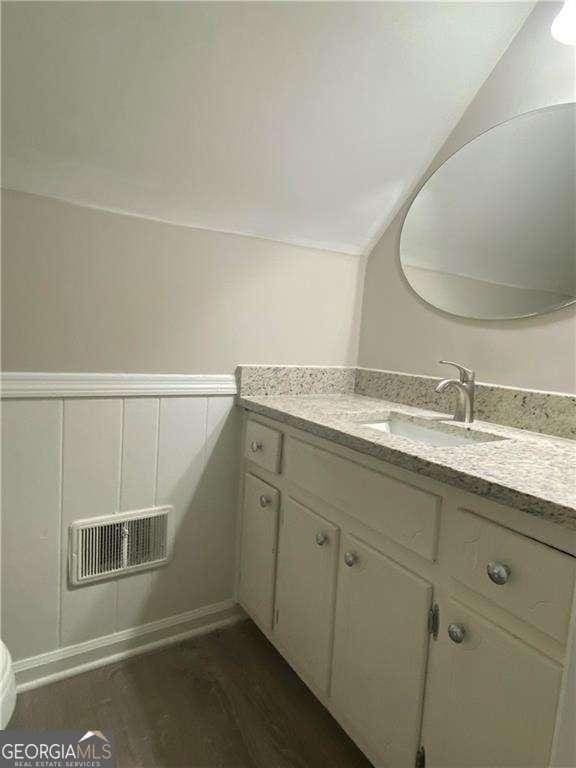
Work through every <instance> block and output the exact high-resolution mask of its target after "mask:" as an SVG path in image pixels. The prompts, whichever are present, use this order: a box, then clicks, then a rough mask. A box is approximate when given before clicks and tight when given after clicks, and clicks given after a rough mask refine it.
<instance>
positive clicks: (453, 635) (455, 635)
mask: <svg viewBox="0 0 576 768" xmlns="http://www.w3.org/2000/svg"><path fill="white" fill-rule="evenodd" d="M448 637H449V638H450V640H452V642H453V643H456V644H458V645H459V644H460V643H461V642H462V641H463V640H464V638H465V637H466V630H465V629H464V627H463V626H462V624H450V625H449V626H448Z"/></svg>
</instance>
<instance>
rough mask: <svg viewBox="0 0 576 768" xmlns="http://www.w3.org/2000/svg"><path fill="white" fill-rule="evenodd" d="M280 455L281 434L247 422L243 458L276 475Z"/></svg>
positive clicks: (278, 468) (255, 423) (256, 423)
mask: <svg viewBox="0 0 576 768" xmlns="http://www.w3.org/2000/svg"><path fill="white" fill-rule="evenodd" d="M281 454H282V433H281V432H277V431H276V430H275V429H270V427H265V426H264V425H263V424H259V423H258V422H257V421H252V420H249V421H248V423H247V424H246V437H245V440H244V456H245V457H246V458H247V459H250V461H253V462H254V463H255V464H258V465H259V466H261V467H263V468H264V469H267V470H268V471H269V472H274V473H275V474H278V473H279V472H280V458H281Z"/></svg>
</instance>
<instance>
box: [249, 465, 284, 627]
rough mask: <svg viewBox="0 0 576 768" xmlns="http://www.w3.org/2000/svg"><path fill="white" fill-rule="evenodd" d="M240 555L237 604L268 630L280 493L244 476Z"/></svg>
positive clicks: (270, 614)
mask: <svg viewBox="0 0 576 768" xmlns="http://www.w3.org/2000/svg"><path fill="white" fill-rule="evenodd" d="M244 478H245V479H244V505H243V508H242V534H241V552H240V584H239V598H240V602H241V603H242V605H243V606H244V608H245V609H246V610H247V612H248V613H249V614H250V615H251V616H252V617H253V618H254V619H255V620H256V621H257V622H258V623H259V624H260V626H261V627H262V628H263V629H265V630H267V631H269V630H270V629H271V628H272V610H273V603H274V579H275V575H276V541H277V536H278V510H279V501H280V494H279V493H278V491H277V490H276V488H273V487H272V486H271V485H268V484H267V483H264V482H263V481H262V480H260V479H259V478H257V477H255V476H254V475H251V474H249V473H247V474H246V475H245V476H244Z"/></svg>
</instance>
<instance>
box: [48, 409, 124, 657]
mask: <svg viewBox="0 0 576 768" xmlns="http://www.w3.org/2000/svg"><path fill="white" fill-rule="evenodd" d="M122 406H123V401H122V400H119V399H101V400H89V399H88V400H67V401H66V402H65V403H64V450H63V456H64V464H63V491H62V583H63V584H64V585H66V586H65V588H64V589H63V590H62V645H72V644H75V643H82V642H84V641H86V640H91V639H92V638H94V637H99V636H100V635H108V634H110V632H114V630H115V628H116V583H115V582H114V581H102V582H98V583H96V584H91V585H89V586H82V587H75V588H73V589H72V588H67V570H68V526H69V525H70V523H71V522H72V521H73V520H80V519H83V518H88V517H97V516H99V515H109V514H111V513H112V512H114V511H115V510H117V509H118V506H119V497H120V458H121V451H122Z"/></svg>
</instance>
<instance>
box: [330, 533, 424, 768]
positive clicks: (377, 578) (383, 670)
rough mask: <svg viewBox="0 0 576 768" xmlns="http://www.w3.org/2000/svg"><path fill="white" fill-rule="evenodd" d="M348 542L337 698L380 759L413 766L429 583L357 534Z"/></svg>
mask: <svg viewBox="0 0 576 768" xmlns="http://www.w3.org/2000/svg"><path fill="white" fill-rule="evenodd" d="M343 544H344V546H343V555H342V558H341V565H340V574H339V583H338V606H337V614H336V631H335V634H334V660H333V665H332V701H333V705H334V707H335V709H336V710H337V711H338V713H339V714H340V715H341V716H342V718H343V719H344V720H345V721H346V722H347V723H348V724H349V725H351V726H352V727H353V730H354V732H355V733H357V734H359V735H360V736H361V738H362V743H363V744H365V745H366V746H367V747H368V748H369V749H370V754H373V755H378V756H379V758H380V759H381V762H382V765H390V766H402V765H413V764H414V756H415V755H416V752H417V749H418V747H419V745H420V742H419V739H420V720H421V714H422V695H423V691H424V679H425V671H426V659H427V656H428V637H429V635H428V615H429V609H430V608H431V607H432V585H431V584H429V583H428V582H427V581H425V580H424V579H422V578H420V577H419V576H416V575H415V574H413V573H411V572H410V571H408V570H406V568H403V567H402V566H401V565H399V564H398V563H395V562H394V561H393V560H391V559H390V558H389V557H386V555H383V554H382V553H381V552H378V551H377V550H375V549H373V548H372V547H370V546H369V545H368V544H366V543H364V542H362V541H360V540H359V539H356V538H355V537H354V536H347V537H345V539H344V542H343Z"/></svg>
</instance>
